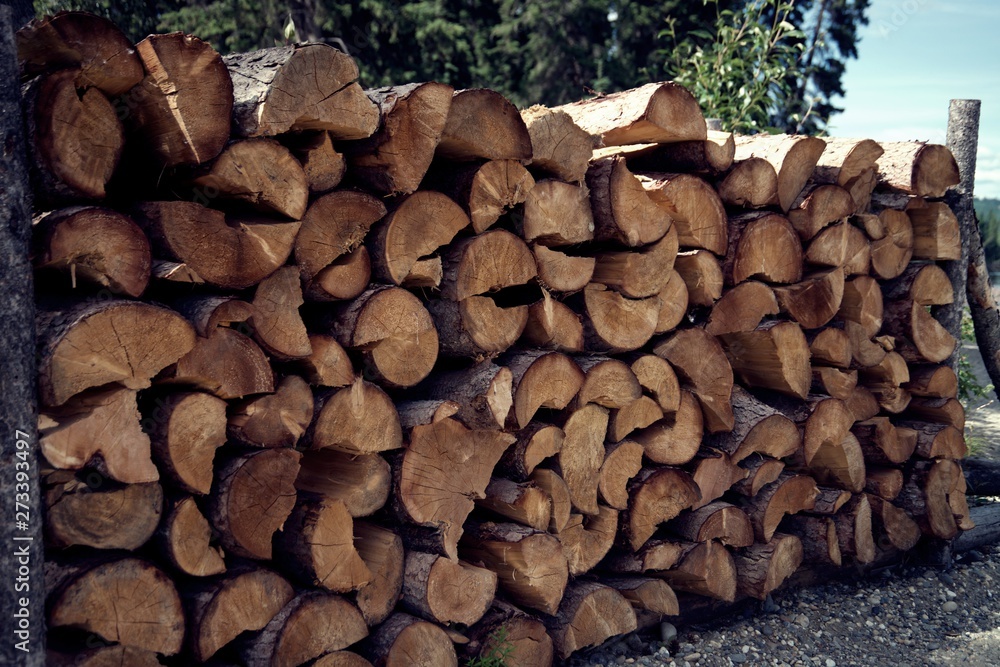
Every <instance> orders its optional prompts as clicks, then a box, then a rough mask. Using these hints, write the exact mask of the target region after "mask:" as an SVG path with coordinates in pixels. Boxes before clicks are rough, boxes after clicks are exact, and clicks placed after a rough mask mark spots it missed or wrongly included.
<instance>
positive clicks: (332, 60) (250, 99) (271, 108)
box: [224, 44, 379, 139]
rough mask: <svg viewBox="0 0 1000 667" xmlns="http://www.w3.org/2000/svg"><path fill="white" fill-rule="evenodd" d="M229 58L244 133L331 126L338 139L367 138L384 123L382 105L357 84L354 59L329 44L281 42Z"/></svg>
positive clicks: (236, 117)
mask: <svg viewBox="0 0 1000 667" xmlns="http://www.w3.org/2000/svg"><path fill="white" fill-rule="evenodd" d="M224 60H225V63H226V66H227V67H228V68H229V73H230V74H231V75H232V80H233V96H234V98H235V103H234V105H233V128H234V129H235V131H236V132H237V134H239V135H240V136H244V137H269V136H274V135H276V134H283V133H285V132H289V131H298V130H326V131H327V132H329V133H330V134H331V135H332V136H333V137H334V138H335V139H364V138H365V137H368V136H371V134H372V133H373V132H375V130H376V128H377V127H378V122H379V110H378V108H377V107H376V106H375V105H374V104H373V103H372V101H371V100H369V99H368V97H367V96H366V95H365V94H364V91H363V90H362V89H361V86H359V85H358V84H357V83H355V81H356V80H357V78H358V66H357V64H356V63H355V62H354V59H353V58H351V57H350V56H348V55H347V54H346V53H343V52H342V51H340V50H338V49H336V48H334V47H332V46H330V45H328V44H297V45H294V46H276V47H272V48H269V49H261V50H259V51H254V52H252V53H233V54H230V55H228V56H226V57H225V59H224Z"/></svg>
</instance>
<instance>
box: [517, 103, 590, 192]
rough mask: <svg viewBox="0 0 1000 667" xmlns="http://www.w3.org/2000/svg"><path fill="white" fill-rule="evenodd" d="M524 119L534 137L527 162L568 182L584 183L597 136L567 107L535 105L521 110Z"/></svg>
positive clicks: (529, 134)
mask: <svg viewBox="0 0 1000 667" xmlns="http://www.w3.org/2000/svg"><path fill="white" fill-rule="evenodd" d="M521 119H522V120H523V121H524V124H525V127H527V128H528V136H530V137H531V151H532V156H531V162H529V163H528V164H529V165H530V166H532V167H534V168H535V169H540V170H542V171H544V172H546V173H549V174H552V175H553V176H555V177H556V178H558V179H560V180H562V181H567V182H569V183H581V182H583V179H584V177H585V176H586V174H587V163H588V162H589V161H590V156H591V153H592V151H593V148H594V143H595V137H594V136H593V135H592V134H590V132H587V131H585V130H583V129H582V128H580V126H578V125H577V124H576V123H575V122H574V121H573V118H572V117H571V116H570V115H569V114H567V113H566V112H565V111H557V110H553V109H547V108H545V107H543V106H539V105H535V106H533V107H529V108H527V109H524V110H522V111H521Z"/></svg>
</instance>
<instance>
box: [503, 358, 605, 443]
mask: <svg viewBox="0 0 1000 667" xmlns="http://www.w3.org/2000/svg"><path fill="white" fill-rule="evenodd" d="M504 364H505V365H506V366H507V367H509V368H510V370H511V373H512V387H513V394H514V410H513V413H512V416H513V418H514V421H515V422H516V424H517V428H524V427H526V426H527V425H528V422H530V421H531V419H532V417H534V416H535V413H536V412H537V411H538V409H539V408H550V409H553V410H562V409H563V408H565V407H566V406H567V405H569V403H570V401H572V400H573V398H574V397H575V396H576V395H577V393H578V392H579V391H580V387H582V386H583V382H584V378H585V376H584V374H583V371H582V370H580V367H579V366H578V365H577V364H576V362H575V361H573V359H572V358H570V357H568V356H566V355H564V354H561V353H559V352H545V351H540V350H533V351H518V352H513V353H511V354H510V355H508V356H507V357H506V358H505V359H504ZM602 438H603V432H602Z"/></svg>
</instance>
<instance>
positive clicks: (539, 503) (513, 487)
mask: <svg viewBox="0 0 1000 667" xmlns="http://www.w3.org/2000/svg"><path fill="white" fill-rule="evenodd" d="M476 505H477V506H478V507H481V508H483V509H485V510H489V511H491V512H493V513H494V514H499V515H500V516H502V517H504V518H506V519H510V520H512V521H516V522H518V523H520V524H524V525H525V526H528V527H529V528H534V529H535V530H548V527H549V523H550V522H551V521H552V500H551V499H550V498H549V494H548V493H546V491H545V490H544V489H542V488H541V487H539V486H537V485H535V484H532V483H530V482H522V483H520V484H519V483H517V482H513V481H511V480H509V479H503V478H500V477H494V478H493V479H491V480H490V483H489V484H488V485H487V486H486V491H485V497H484V498H477V499H476ZM439 620H440V619H439Z"/></svg>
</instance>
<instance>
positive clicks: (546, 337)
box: [522, 246, 590, 352]
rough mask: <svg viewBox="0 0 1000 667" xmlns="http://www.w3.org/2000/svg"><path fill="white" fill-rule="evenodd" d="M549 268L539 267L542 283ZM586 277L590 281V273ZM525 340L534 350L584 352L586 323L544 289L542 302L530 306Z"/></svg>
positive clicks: (539, 248) (525, 327)
mask: <svg viewBox="0 0 1000 667" xmlns="http://www.w3.org/2000/svg"><path fill="white" fill-rule="evenodd" d="M535 250H536V253H535V261H536V262H537V261H538V256H539V255H538V252H537V251H538V250H541V246H536V248H535ZM544 271H545V269H544V268H543V266H542V265H541V264H539V266H538V278H539V282H543V283H544V282H545V279H544ZM584 276H585V277H586V278H587V279H588V280H589V279H590V276H589V273H588V272H586V271H585V272H584ZM522 337H523V338H524V341H525V342H526V343H528V344H529V345H531V346H533V347H539V348H542V349H546V350H556V351H559V352H582V351H583V322H582V321H581V320H580V316H579V315H577V314H576V313H575V312H573V309H572V308H570V307H569V306H567V305H566V304H564V303H562V302H561V301H556V300H555V299H553V298H552V297H551V296H550V295H549V293H548V292H547V291H546V290H545V289H544V288H543V289H542V300H541V301H538V302H535V303H533V304H532V305H530V306H528V323H527V324H526V325H524V333H523V334H522Z"/></svg>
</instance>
